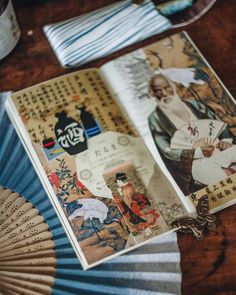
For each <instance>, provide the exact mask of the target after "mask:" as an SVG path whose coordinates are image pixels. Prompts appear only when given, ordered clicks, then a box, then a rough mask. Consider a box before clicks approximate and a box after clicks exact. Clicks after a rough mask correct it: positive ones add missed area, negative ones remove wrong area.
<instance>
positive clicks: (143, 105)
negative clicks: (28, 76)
mask: <svg viewBox="0 0 236 295" xmlns="http://www.w3.org/2000/svg"><path fill="white" fill-rule="evenodd" d="M5 106H6V110H7V112H8V114H9V117H10V119H11V120H12V122H13V125H14V127H15V128H16V131H17V132H18V135H19V137H20V138H21V140H22V143H23V145H24V147H25V149H26V151H27V153H28V155H29V157H30V159H31V161H32V163H33V165H34V168H35V170H36V172H37V173H38V175H39V177H40V179H41V181H42V184H43V186H44V188H45V191H46V192H47V194H48V196H49V198H50V201H51V202H52V205H53V206H54V208H55V210H56V212H57V214H58V217H59V219H60V221H61V223H62V225H63V227H64V229H65V231H66V233H67V235H68V238H69V240H70V242H71V244H72V246H73V247H74V250H75V252H76V254H77V256H78V257H79V258H80V260H81V263H82V265H83V267H84V269H88V268H91V267H93V266H95V265H97V264H99V263H101V262H103V261H105V260H107V259H109V258H111V257H114V256H117V255H119V254H122V253H124V252H127V251H129V250H131V249H134V248H136V247H138V246H139V245H142V244H143V243H145V242H146V241H149V240H150V239H152V238H154V237H156V236H158V235H161V234H164V233H166V232H168V231H170V230H173V221H174V220H176V219H178V218H181V217H186V216H188V215H189V214H190V215H191V214H193V215H194V214H195V213H196V210H195V207H196V206H197V204H198V200H199V199H200V198H201V197H202V196H204V195H207V196H208V200H209V206H210V209H211V211H217V210H220V209H222V208H223V207H226V206H229V205H231V204H233V203H235V201H236V173H235V172H236V158H235V156H236V150H235V149H236V148H235V142H236V140H235V135H236V128H235V126H236V125H235V124H236V117H235V114H236V108H235V102H234V100H233V98H232V96H231V95H230V94H229V92H228V91H227V89H226V88H225V87H224V85H223V84H222V82H221V81H220V80H219V78H218V77H217V76H216V74H215V73H214V71H213V70H212V69H211V67H210V66H209V64H208V63H207V62H206V61H205V59H204V58H203V57H202V55H201V54H200V52H199V51H198V49H197V48H196V47H195V45H194V44H193V42H192V41H191V39H190V38H189V37H188V35H187V34H186V33H184V32H182V33H179V34H175V35H173V36H170V37H169V38H166V39H163V40H161V41H158V42H156V43H154V44H152V45H149V46H147V47H145V48H142V49H139V50H136V51H134V52H132V53H129V54H127V55H124V56H122V57H120V58H118V59H115V60H113V61H111V62H108V63H106V64H105V65H104V66H102V67H101V68H100V69H95V68H93V69H87V70H82V71H77V72H74V73H71V74H68V75H65V76H61V77H58V78H55V79H52V80H49V81H46V82H44V83H41V84H38V85H36V86H32V87H29V88H27V89H24V90H22V91H19V92H16V93H13V94H12V95H10V97H9V98H8V99H7V100H6V103H5ZM204 198H206V196H205V197H204ZM204 202H205V199H204Z"/></svg>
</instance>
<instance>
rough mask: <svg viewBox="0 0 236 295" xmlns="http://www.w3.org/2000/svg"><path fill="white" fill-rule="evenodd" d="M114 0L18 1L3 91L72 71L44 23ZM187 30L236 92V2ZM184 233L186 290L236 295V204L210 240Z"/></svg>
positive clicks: (0, 70) (1, 71) (0, 73)
mask: <svg viewBox="0 0 236 295" xmlns="http://www.w3.org/2000/svg"><path fill="white" fill-rule="evenodd" d="M19 2H20V1H18V3H19ZM113 2H115V1H114V0H96V1H86V0H84V1H83V0H80V1H75V0H66V1H65V0H51V1H39V0H38V1H35V3H36V4H27V5H26V4H25V5H23V4H22V3H21V4H20V5H19V4H18V5H17V7H16V13H17V17H18V21H19V24H20V27H21V31H22V38H21V41H20V43H19V44H18V45H17V48H16V49H15V50H14V52H13V53H12V54H11V55H10V56H9V57H8V58H7V59H6V60H5V61H4V62H3V63H1V65H0V90H1V91H4V90H13V91H16V90H19V89H22V88H25V87H27V86H31V85H34V84H36V83H39V82H42V81H45V80H47V79H50V78H53V77H56V76H59V75H61V74H65V73H69V72H70V71H72V70H65V69H63V68H62V67H61V66H60V65H59V63H58V61H57V59H56V57H55V55H54V53H53V51H52V49H51V47H50V45H49V43H48V42H47V40H46V38H45V36H44V34H43V32H42V26H43V25H45V24H48V23H53V22H57V21H61V20H64V19H67V18H71V17H74V16H77V15H79V14H83V13H85V12H88V11H92V10H94V9H97V8H99V7H102V6H104V5H107V4H110V3H113ZM184 29H185V30H186V31H187V32H188V33H189V34H190V36H191V37H192V39H193V40H194V41H195V43H196V44H197V46H198V47H199V49H200V50H201V52H202V53H203V54H204V56H205V57H206V59H207V60H208V61H209V62H210V64H211V65H212V66H213V68H214V69H215V71H216V72H217V74H218V75H219V77H220V78H221V79H222V80H223V82H224V83H225V84H226V86H227V87H228V89H229V90H230V91H231V93H232V94H233V95H234V96H235V97H236V70H235V69H236V49H235V48H236V1H235V0H227V1H224V0H218V1H217V3H216V4H215V5H214V6H213V8H212V9H211V10H210V11H209V12H208V13H207V15H205V16H203V17H202V18H201V19H200V20H198V21H197V22H195V23H193V24H191V25H189V26H187V27H185V28H184ZM175 31H177V30H175ZM173 32H174V31H172V32H170V31H169V32H166V33H163V34H160V35H158V36H154V37H152V38H150V39H148V40H145V41H143V42H141V43H139V44H135V45H132V46H130V47H128V48H125V49H123V50H121V51H119V52H117V53H114V54H112V55H110V56H109V57H106V58H103V59H101V60H97V61H94V62H91V63H90V64H87V65H86V66H84V67H83V68H85V67H89V66H101V65H102V64H104V63H105V62H106V61H109V60H111V59H113V58H115V57H118V56H120V55H123V54H124V53H126V52H130V51H132V50H134V49H136V48H139V47H141V46H144V45H147V44H150V43H152V42H154V41H156V40H160V39H161V38H163V37H165V36H167V35H168V34H170V33H173ZM81 68H82V67H80V69H81ZM178 238H179V247H180V251H181V254H182V259H181V267H182V272H183V287H182V290H183V294H184V295H190V294H191V295H196V294H199V295H211V294H214V295H216V294H232V295H235V294H236V206H232V207H230V208H227V209H225V210H223V211H222V212H220V213H218V214H217V230H216V231H214V232H209V233H208V234H207V236H206V237H205V239H204V240H202V241H197V240H194V239H193V238H192V237H191V236H190V235H184V234H179V236H178ZM234 251H235V252H234Z"/></svg>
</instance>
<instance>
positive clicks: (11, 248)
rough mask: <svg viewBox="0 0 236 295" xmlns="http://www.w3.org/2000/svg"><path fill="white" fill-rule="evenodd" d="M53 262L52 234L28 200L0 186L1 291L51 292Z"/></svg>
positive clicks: (53, 245) (6, 292)
mask: <svg viewBox="0 0 236 295" xmlns="http://www.w3.org/2000/svg"><path fill="white" fill-rule="evenodd" d="M55 265H56V251H55V243H54V241H53V240H52V233H51V232H50V231H49V227H48V225H47V223H46V222H45V221H44V218H43V216H42V215H40V214H39V211H38V210H37V209H36V208H34V207H33V205H32V203H31V202H28V201H27V200H26V199H25V198H23V197H21V196H19V195H18V194H17V193H14V192H12V191H11V190H9V189H4V188H2V187H0V291H2V292H3V294H9V292H12V294H25V295H33V294H51V292H52V286H53V285H54V281H55V279H54V276H55V272H56V269H55Z"/></svg>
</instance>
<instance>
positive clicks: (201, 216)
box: [171, 195, 216, 240]
mask: <svg viewBox="0 0 236 295" xmlns="http://www.w3.org/2000/svg"><path fill="white" fill-rule="evenodd" d="M171 226H172V227H173V228H177V231H179V232H182V233H192V234H193V236H194V237H195V238H196V239H198V240H200V239H202V238H203V237H204V236H203V232H204V230H205V229H206V228H207V229H209V230H214V229H216V223H215V216H213V215H212V214H210V213H209V201H208V196H207V195H204V196H202V197H201V198H200V199H199V202H198V205H197V217H196V218H192V217H183V218H178V219H176V220H175V221H173V222H172V224H171Z"/></svg>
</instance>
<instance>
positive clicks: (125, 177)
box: [103, 162, 159, 238]
mask: <svg viewBox="0 0 236 295" xmlns="http://www.w3.org/2000/svg"><path fill="white" fill-rule="evenodd" d="M103 176H104V178H105V181H106V183H107V185H108V187H110V189H111V191H112V194H113V198H114V200H115V202H116V204H117V205H118V207H119V209H120V211H121V213H122V215H123V216H124V219H125V221H126V222H127V224H128V227H129V229H130V231H131V233H132V234H133V235H134V236H136V235H139V234H141V235H143V237H144V238H148V237H150V236H151V235H152V233H153V230H154V229H157V228H158V225H157V221H158V218H159V214H158V212H157V208H156V206H155V205H154V204H153V203H152V202H151V199H149V198H148V193H147V191H146V189H145V186H144V185H143V183H142V180H141V179H140V178H139V176H138V174H137V171H136V170H135V167H134V166H133V165H132V163H130V162H129V163H126V164H122V165H120V166H118V167H115V168H114V169H111V170H110V171H107V172H105V173H104V175H103ZM149 197H150V196H149Z"/></svg>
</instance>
